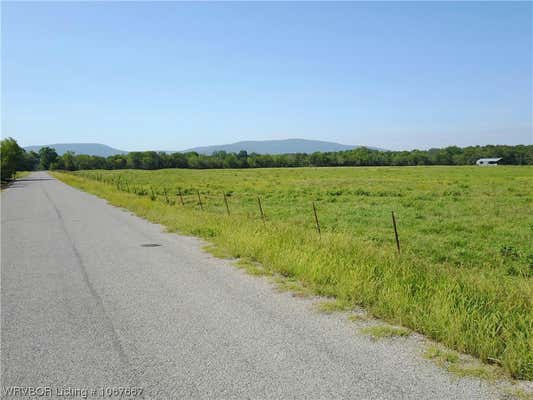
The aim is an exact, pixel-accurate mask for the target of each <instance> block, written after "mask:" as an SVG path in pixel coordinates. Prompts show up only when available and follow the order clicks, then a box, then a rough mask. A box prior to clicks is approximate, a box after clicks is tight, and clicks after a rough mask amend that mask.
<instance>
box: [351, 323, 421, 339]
mask: <svg viewBox="0 0 533 400" xmlns="http://www.w3.org/2000/svg"><path fill="white" fill-rule="evenodd" d="M361 333H364V334H365V335H369V336H371V337H372V338H373V339H374V340H378V339H384V338H392V337H403V336H409V335H410V334H411V331H410V330H409V329H406V328H402V327H396V326H389V325H379V326H369V327H367V328H363V329H361Z"/></svg>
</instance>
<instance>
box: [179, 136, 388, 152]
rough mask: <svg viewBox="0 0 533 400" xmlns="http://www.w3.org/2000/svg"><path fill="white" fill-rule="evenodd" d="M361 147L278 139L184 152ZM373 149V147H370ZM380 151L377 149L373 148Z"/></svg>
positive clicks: (337, 149)
mask: <svg viewBox="0 0 533 400" xmlns="http://www.w3.org/2000/svg"><path fill="white" fill-rule="evenodd" d="M358 147H363V146H360V145H346V144H340V143H336V142H327V141H323V140H309V139H278V140H245V141H240V142H235V143H230V144H221V145H211V146H198V147H193V148H190V149H187V150H183V151H182V152H183V153H185V152H189V151H195V152H197V153H199V154H205V155H210V154H212V153H213V152H215V151H225V152H228V153H238V152H239V151H241V150H245V151H247V152H248V153H258V154H290V153H314V152H317V151H320V152H330V151H343V150H351V149H355V148H358ZM370 148H372V147H370ZM373 149H376V150H380V149H377V148H373Z"/></svg>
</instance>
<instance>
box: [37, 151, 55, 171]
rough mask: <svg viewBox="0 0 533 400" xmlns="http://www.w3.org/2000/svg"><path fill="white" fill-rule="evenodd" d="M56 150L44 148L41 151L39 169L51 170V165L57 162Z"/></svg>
mask: <svg viewBox="0 0 533 400" xmlns="http://www.w3.org/2000/svg"><path fill="white" fill-rule="evenodd" d="M57 157H58V156H57V153H56V150H55V149H54V148H52V147H48V146H44V147H41V148H40V149H39V159H40V162H39V168H40V169H50V164H52V163H56V162H57Z"/></svg>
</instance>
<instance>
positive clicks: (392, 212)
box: [391, 211, 400, 254]
mask: <svg viewBox="0 0 533 400" xmlns="http://www.w3.org/2000/svg"><path fill="white" fill-rule="evenodd" d="M391 214H392V226H394V237H395V238H396V248H397V249H398V254H400V239H399V238H398V229H397V228H396V218H395V216H394V211H391Z"/></svg>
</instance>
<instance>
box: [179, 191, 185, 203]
mask: <svg viewBox="0 0 533 400" xmlns="http://www.w3.org/2000/svg"><path fill="white" fill-rule="evenodd" d="M178 196H179V197H180V201H181V205H182V206H184V205H185V202H184V201H183V195H182V194H181V189H178Z"/></svg>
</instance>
